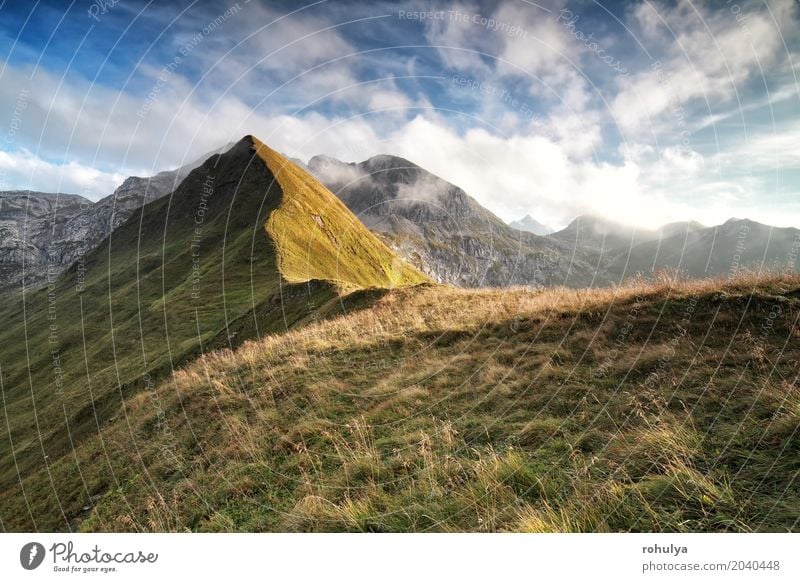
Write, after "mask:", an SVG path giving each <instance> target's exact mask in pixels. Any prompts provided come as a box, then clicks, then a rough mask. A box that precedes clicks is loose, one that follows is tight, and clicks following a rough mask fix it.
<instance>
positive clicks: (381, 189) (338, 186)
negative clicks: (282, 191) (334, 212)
mask: <svg viewBox="0 0 800 582" xmlns="http://www.w3.org/2000/svg"><path fill="white" fill-rule="evenodd" d="M308 168H309V170H310V171H311V172H312V173H313V174H314V175H315V176H317V178H319V180H320V181H321V182H322V183H323V184H325V185H326V186H327V187H328V188H329V189H330V190H331V191H332V192H333V193H335V194H336V195H337V196H338V197H339V198H341V200H342V201H343V202H344V203H345V204H346V205H347V206H348V208H350V210H352V211H353V212H354V213H355V214H356V215H357V216H358V217H359V218H360V219H361V220H362V222H364V224H366V225H367V226H368V227H369V228H371V229H372V230H374V231H375V232H378V233H380V234H381V235H382V237H383V239H384V241H386V243H387V244H388V245H389V246H390V247H391V248H392V249H394V250H395V252H397V253H398V254H399V255H400V256H402V257H404V258H405V259H406V260H408V261H409V262H411V263H412V264H413V265H415V266H416V267H417V268H418V269H420V270H421V271H423V272H425V273H426V274H428V275H429V276H430V277H431V278H433V279H435V280H436V281H439V282H441V283H449V284H452V285H456V286H459V287H505V286H510V285H528V286H534V287H537V286H548V285H569V286H584V285H590V284H591V283H592V282H593V281H595V266H594V253H593V251H592V250H591V249H583V248H578V249H575V248H573V247H572V246H570V245H569V244H567V243H563V242H561V241H559V240H557V239H549V238H545V237H540V236H536V235H534V234H531V233H529V232H523V231H520V230H518V229H515V228H512V227H510V226H509V225H507V224H505V223H504V222H503V221H502V220H500V218H498V217H497V216H495V215H494V214H493V213H492V212H491V211H489V210H487V209H486V208H484V207H483V206H481V205H480V204H478V202H477V201H476V200H475V199H474V198H472V197H471V196H469V195H468V194H467V193H466V192H464V191H463V190H462V189H461V188H459V187H458V186H455V185H454V184H451V183H449V182H447V181H445V180H443V179H441V178H439V177H438V176H436V175H434V174H432V173H430V172H428V171H427V170H425V169H424V168H421V167H420V166H418V165H416V164H414V163H413V162H410V161H408V160H405V159H403V158H400V157H397V156H388V155H380V156H375V157H372V158H370V159H368V160H366V161H363V162H361V163H357V164H356V163H345V162H342V161H339V160H337V159H335V158H331V157H328V156H316V157H314V158H312V159H311V160H310V161H309V163H308Z"/></svg>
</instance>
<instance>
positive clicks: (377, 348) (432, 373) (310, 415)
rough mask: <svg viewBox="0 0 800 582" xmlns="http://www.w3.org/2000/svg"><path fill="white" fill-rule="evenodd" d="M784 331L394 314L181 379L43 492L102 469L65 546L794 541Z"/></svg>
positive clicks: (616, 311) (645, 292) (753, 322)
mask: <svg viewBox="0 0 800 582" xmlns="http://www.w3.org/2000/svg"><path fill="white" fill-rule="evenodd" d="M799 314H800V279H798V278H797V277H796V276H794V277H744V278H740V279H737V280H736V281H732V282H731V281H727V282H726V281H712V282H695V283H680V284H670V283H666V282H662V283H659V284H648V285H639V286H632V287H628V288H619V289H613V290H594V291H575V290H560V289H556V290H547V291H543V292H536V293H533V292H526V291H519V290H510V291H457V290H453V289H443V288H436V287H421V288H412V289H403V290H395V291H392V292H390V293H388V294H387V295H385V296H384V297H382V298H381V299H379V300H378V302H377V303H376V304H375V305H374V306H372V307H370V308H367V309H362V310H358V311H355V312H351V313H349V314H347V315H344V316H340V317H337V318H335V319H333V320H329V321H322V322H318V323H316V324H313V325H310V326H307V327H304V328H302V329H298V330H295V331H290V332H288V333H286V334H283V335H280V336H272V337H269V338H265V339H264V340H261V341H258V342H248V343H246V344H244V345H243V346H241V347H240V348H239V349H237V350H236V351H222V352H216V353H213V354H207V355H205V356H204V357H202V358H200V359H199V360H197V361H196V362H194V363H192V364H191V365H189V366H187V367H186V368H184V369H182V370H180V371H178V372H176V373H175V374H174V375H173V376H172V377H171V378H170V379H169V380H168V381H167V382H165V383H163V384H162V385H161V386H159V387H158V388H157V390H155V391H154V392H153V393H151V394H141V395H139V396H137V397H135V398H133V399H132V400H131V401H129V402H128V403H127V406H126V410H127V413H128V416H127V420H125V421H123V420H121V419H120V420H118V421H117V422H114V423H112V424H111V425H110V426H108V427H107V428H106V429H105V430H104V431H103V433H102V436H103V440H102V443H101V442H100V441H99V440H97V439H94V440H92V441H91V442H87V443H86V444H85V445H84V446H82V447H81V448H80V449H79V451H78V452H77V457H76V459H64V460H63V461H62V462H60V463H59V464H58V465H57V466H56V467H54V471H55V473H54V475H55V478H56V479H60V478H61V477H62V476H64V475H67V474H69V473H70V472H74V471H75V469H76V467H79V468H80V469H81V471H82V472H83V473H84V474H92V475H94V474H98V473H99V474H104V473H107V472H109V471H110V470H112V469H113V471H114V474H115V475H116V479H117V483H118V484H117V486H115V487H109V488H106V489H103V490H97V491H93V492H92V493H96V494H98V495H101V496H102V498H101V499H100V500H99V501H98V503H97V506H96V507H95V508H93V509H91V510H87V512H86V514H85V516H84V517H85V519H84V521H82V523H81V528H82V529H84V530H133V531H148V530H184V529H190V530H201V531H228V530H255V531H261V530H290V531H294V530H302V531H308V530H315V531H316V530H337V531H338V530H348V531H431V530H435V531H439V530H444V531H452V530H458V531H461V530H469V531H498V530H503V531H506V530H511V531H629V530H643V531H651V530H656V531H728V530H733V531H796V530H797V529H798V521H797V520H798V515H800V479H798V471H800V464H799V463H798V459H800V387H798V383H797V378H798V373H800V368H799V366H800V364H798V362H800V342H798V341H797V337H798V336H800V327H798V315H799ZM154 398H156V399H157V401H158V402H159V410H160V411H161V412H160V413H158V414H157V413H156V412H154V407H153V399H154ZM132 458H134V459H136V460H137V465H136V466H135V467H132V466H131V464H130V461H129V459H132ZM12 523H13V522H12Z"/></svg>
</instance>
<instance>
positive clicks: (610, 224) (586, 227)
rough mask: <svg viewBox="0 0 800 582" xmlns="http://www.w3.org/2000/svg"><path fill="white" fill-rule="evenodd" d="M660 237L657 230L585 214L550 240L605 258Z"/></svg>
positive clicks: (554, 234)
mask: <svg viewBox="0 0 800 582" xmlns="http://www.w3.org/2000/svg"><path fill="white" fill-rule="evenodd" d="M657 237H658V231H657V230H648V229H642V228H636V227H634V226H629V225H627V224H623V223H619V222H615V221H613V220H609V219H607V218H604V217H602V216H595V215H591V214H585V215H582V216H578V217H577V218H575V220H573V221H572V222H570V223H569V225H568V226H567V227H566V228H565V229H563V230H560V231H558V232H554V233H552V234H551V235H549V237H548V238H551V239H553V240H558V241H561V242H563V243H565V244H568V245H570V246H572V247H575V248H587V249H595V250H596V251H597V252H599V253H602V254H603V255H604V256H605V255H606V254H607V253H613V252H617V251H621V250H624V249H627V248H630V247H632V246H635V245H637V244H639V243H641V242H644V241H649V240H653V239H654V238H657Z"/></svg>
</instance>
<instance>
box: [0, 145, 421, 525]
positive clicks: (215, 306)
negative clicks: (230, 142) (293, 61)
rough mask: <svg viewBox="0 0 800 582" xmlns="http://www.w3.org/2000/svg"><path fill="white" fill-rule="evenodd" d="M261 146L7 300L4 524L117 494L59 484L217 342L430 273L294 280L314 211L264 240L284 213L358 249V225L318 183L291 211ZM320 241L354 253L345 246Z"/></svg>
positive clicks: (333, 308) (0, 311)
mask: <svg viewBox="0 0 800 582" xmlns="http://www.w3.org/2000/svg"><path fill="white" fill-rule="evenodd" d="M254 147H264V148H265V147H266V146H263V144H260V142H257V141H256V140H254V139H252V138H248V139H245V140H243V141H242V142H240V144H239V145H237V146H236V147H235V148H234V149H233V150H231V151H230V152H229V153H227V154H225V155H223V156H215V157H213V158H211V159H210V160H209V161H208V162H206V163H205V164H204V165H203V166H202V167H201V168H199V169H198V170H196V171H195V172H193V173H192V174H191V175H190V176H189V177H188V178H187V179H186V181H184V182H183V183H182V184H181V186H180V187H179V188H178V190H176V192H175V193H174V195H173V196H171V197H167V198H164V199H160V200H157V201H155V202H153V203H151V204H148V205H146V206H145V207H144V208H142V209H141V210H139V211H137V212H136V213H135V214H134V215H133V216H132V217H131V219H130V220H128V221H127V222H126V223H125V224H124V225H122V226H121V227H119V228H118V229H117V230H115V231H114V232H113V234H112V236H111V237H110V238H109V239H107V240H106V241H104V242H103V243H102V244H101V245H100V246H99V247H98V248H97V249H95V250H94V251H93V252H91V253H90V254H88V255H87V256H86V257H85V260H84V261H83V262H82V263H79V264H78V265H75V266H73V267H72V268H71V269H70V270H69V271H67V272H66V273H64V274H63V275H62V276H61V277H59V278H58V279H57V280H55V281H53V282H52V285H51V287H49V288H44V289H41V290H38V291H34V292H30V293H28V294H26V295H25V297H24V298H23V297H22V296H11V297H8V296H7V297H3V298H2V299H0V321H2V322H3V324H4V325H3V328H2V330H1V331H0V377H1V378H2V387H3V391H2V396H3V401H2V406H3V409H4V414H3V415H0V491H3V493H2V495H0V520H2V521H0V523H2V525H3V527H5V528H11V529H17V528H23V529H44V530H52V529H66V528H71V527H74V524H75V523H77V521H78V520H80V519H81V515H82V513H81V512H82V509H81V508H82V507H83V506H84V505H85V503H86V500H87V499H88V496H87V491H88V490H89V489H96V488H103V487H111V486H112V484H113V483H114V478H113V475H111V474H101V473H94V472H92V471H81V472H80V473H78V472H76V471H73V473H72V475H71V477H69V478H66V477H63V476H62V477H58V478H56V477H55V476H54V475H55V472H56V471H57V468H58V467H60V466H61V463H65V462H66V463H70V462H74V461H75V455H76V454H77V452H76V451H80V450H83V448H82V447H83V446H84V444H85V443H95V444H96V443H98V442H99V440H98V439H99V435H100V433H101V432H102V430H105V428H106V427H107V426H109V423H110V425H113V423H115V422H121V423H127V422H128V420H129V418H130V417H129V410H128V403H129V402H130V399H131V398H132V396H133V395H135V394H137V393H140V392H144V393H146V394H151V393H152V391H153V387H154V386H155V385H156V384H157V383H159V382H161V381H163V380H168V379H169V378H170V377H171V374H172V372H173V370H174V369H175V367H176V366H179V365H181V364H184V363H186V362H188V361H191V360H192V359H194V358H196V357H197V356H199V355H200V354H202V353H203V352H205V351H208V350H214V349H219V348H223V347H235V346H237V345H239V344H241V343H242V342H243V341H244V340H246V339H248V338H257V337H261V336H263V335H265V334H269V333H275V332H279V331H284V330H286V329H290V328H292V327H295V326H300V325H304V324H307V323H309V322H313V321H316V320H317V319H320V318H324V317H329V316H332V315H334V314H336V313H341V312H342V311H343V310H346V309H358V308H360V307H362V306H364V305H367V304H369V303H370V302H372V301H374V300H375V299H376V298H377V297H378V296H379V295H380V291H379V290H377V289H376V290H374V291H371V292H360V293H355V294H352V295H350V296H348V297H343V295H342V288H343V287H347V290H348V291H352V290H353V289H355V288H358V287H360V286H364V287H367V286H368V287H375V288H378V287H382V286H383V287H389V286H393V285H395V284H405V283H407V282H409V281H410V280H411V279H414V278H415V277H417V278H418V279H420V280H421V276H419V275H416V274H415V272H414V271H412V270H411V269H410V268H409V267H406V266H405V265H404V264H402V263H398V264H397V273H398V274H399V275H398V277H397V278H396V279H391V280H390V278H389V276H384V277H378V276H377V275H376V276H374V277H372V278H370V279H369V280H368V281H365V277H369V276H372V275H374V274H373V273H366V275H364V276H361V277H360V278H357V277H349V276H348V277H341V276H340V272H339V271H335V270H333V266H332V265H330V264H323V267H322V268H318V269H316V270H314V271H313V272H309V275H310V276H309V277H305V278H303V277H297V276H296V273H297V272H298V271H299V270H300V269H301V268H302V267H297V266H295V265H294V264H293V261H295V260H300V257H299V256H298V255H297V251H298V249H299V248H300V245H301V244H302V239H303V237H308V238H313V233H312V232H311V231H310V230H307V223H308V220H310V219H309V217H308V216H306V215H302V216H301V215H297V219H298V227H297V228H296V229H295V230H294V231H293V232H290V231H289V230H288V227H287V228H283V229H282V230H281V232H280V233H268V232H265V225H266V224H267V221H268V220H269V219H270V216H271V215H272V214H275V213H276V212H280V214H281V216H282V217H283V218H282V220H283V222H282V223H281V224H283V225H284V226H287V225H288V222H289V220H288V218H289V217H288V215H289V213H291V212H295V214H297V212H298V211H302V212H311V211H314V212H315V213H316V214H317V215H319V216H321V217H322V219H323V220H324V221H326V223H327V224H328V225H330V228H332V229H333V230H334V231H335V232H339V231H342V230H348V232H352V235H351V237H350V238H348V239H347V242H348V244H353V245H354V244H355V243H354V242H353V241H354V240H355V238H356V237H357V235H358V234H359V232H358V231H357V230H354V229H353V227H352V224H351V223H352V222H353V221H355V218H354V217H353V216H352V215H351V214H350V215H349V216H348V215H347V214H345V213H343V212H341V211H340V209H339V207H337V206H335V205H333V204H327V203H326V195H327V197H328V198H330V199H334V197H333V195H332V194H330V193H328V192H327V191H324V190H320V189H319V188H318V187H317V186H311V187H309V188H310V190H312V191H313V192H314V196H315V197H314V198H313V199H308V201H307V203H306V205H305V206H303V207H302V208H301V209H299V210H298V209H290V208H288V207H287V206H286V205H287V204H288V203H289V202H291V200H294V199H295V197H296V195H295V194H294V192H293V191H288V192H287V191H284V187H286V186H287V182H285V181H284V180H283V179H282V178H278V179H276V178H275V177H274V175H273V174H272V172H271V171H270V169H269V167H268V166H267V163H266V161H265V160H264V159H263V158H261V157H260V156H257V155H254V151H253V149H252V148H254ZM271 163H272V162H271ZM286 173H287V172H286V171H285V170H284V171H282V174H286ZM289 173H290V174H291V172H289ZM291 176H295V175H294V174H291ZM308 180H312V179H311V178H308ZM311 204H319V208H314V207H313V205H311ZM331 209H333V211H334V212H333V213H331ZM345 212H346V211H345ZM340 221H341V223H340ZM300 225H302V226H300ZM362 229H363V227H362ZM268 234H271V235H273V236H267V235H268ZM370 236H371V235H370ZM366 245H367V247H368V248H366V249H364V248H359V247H357V246H356V247H354V248H355V250H356V251H358V252H360V253H368V252H370V251H374V252H375V253H376V260H379V262H380V264H384V263H387V262H389V261H390V257H391V256H392V255H391V253H390V251H388V249H387V248H386V247H385V246H383V245H382V244H380V243H377V244H374V243H373V241H372V239H370V240H369V242H368V243H366ZM312 250H314V251H315V252H316V249H312ZM325 250H326V252H329V253H331V254H338V256H341V257H344V258H348V259H349V257H350V254H349V252H350V251H349V250H348V249H343V250H340V251H338V253H337V252H334V251H335V250H336V249H331V248H327V249H325ZM292 253H293V254H292ZM279 257H280V259H279ZM364 260H365V261H366V260H369V255H368V254H366V255H365V258H364ZM306 262H308V261H306ZM279 264H280V266H279ZM281 267H282V268H284V269H286V272H285V273H284V272H283V271H281ZM326 267H330V270H325V268H326ZM359 272H361V271H359ZM198 275H199V279H198ZM79 279H82V281H83V284H82V289H80V290H79V289H78V288H77V287H78V285H77V283H78V281H79ZM198 281H199V283H198ZM360 283H369V284H368V285H367V284H365V285H360ZM56 368H58V370H56ZM56 371H58V374H56ZM86 446H89V445H88V444H87V445H86ZM129 461H131V462H134V461H133V459H129ZM104 467H106V468H108V467H107V466H106V465H105V464H104ZM20 481H22V483H24V491H23V486H21V485H20ZM29 504H30V505H29ZM29 507H30V510H29ZM14 514H18V515H19V516H20V519H19V520H18V519H17V518H14V517H13V515H14Z"/></svg>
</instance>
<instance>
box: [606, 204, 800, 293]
mask: <svg viewBox="0 0 800 582" xmlns="http://www.w3.org/2000/svg"><path fill="white" fill-rule="evenodd" d="M665 228H666V227H665ZM678 231H679V232H678V233H677V234H673V235H672V236H666V235H667V234H669V231H667V230H665V236H664V237H663V238H657V239H655V240H650V241H645V242H642V243H641V244H638V245H635V246H633V247H632V248H630V249H627V250H625V251H624V252H620V253H619V254H617V255H616V256H614V257H612V258H611V259H610V260H609V262H608V264H607V265H606V267H605V268H606V270H607V271H608V272H609V274H610V276H612V277H613V278H616V279H619V278H622V277H625V276H630V275H633V274H636V273H645V274H647V273H651V272H654V271H658V270H665V269H669V270H679V271H681V272H683V273H684V274H686V275H688V276H690V277H695V278H702V277H724V276H732V275H735V274H736V273H737V272H739V271H743V270H756V271H784V270H790V271H798V270H800V253H799V252H798V249H800V230H798V229H796V228H777V227H773V226H768V225H765V224H760V223H758V222H754V221H752V220H747V219H743V220H740V219H735V218H732V219H730V220H728V221H727V222H725V223H724V224H721V225H719V226H713V227H703V226H702V225H698V224H696V223H694V224H691V225H689V227H688V228H683V227H681V228H679V229H678Z"/></svg>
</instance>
